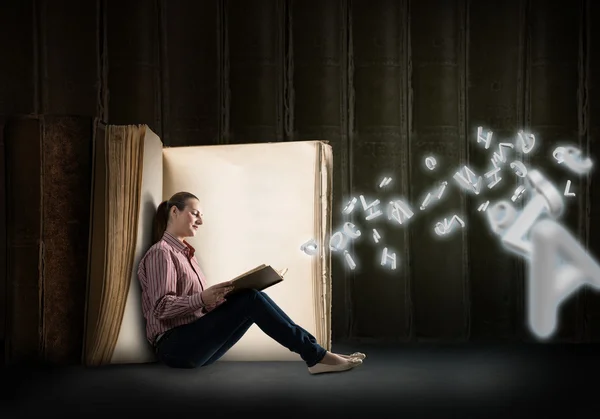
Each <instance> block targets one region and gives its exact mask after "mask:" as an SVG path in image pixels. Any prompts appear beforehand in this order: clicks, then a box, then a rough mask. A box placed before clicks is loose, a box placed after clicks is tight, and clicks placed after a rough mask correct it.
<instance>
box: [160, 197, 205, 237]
mask: <svg viewBox="0 0 600 419" xmlns="http://www.w3.org/2000/svg"><path fill="white" fill-rule="evenodd" d="M188 199H198V198H197V197H196V196H195V195H193V194H191V193H189V192H177V193H176V194H175V195H173V196H172V197H171V198H169V200H168V201H163V202H161V203H160V205H159V206H158V209H157V210H156V215H155V216H154V225H153V229H152V242H153V243H158V242H159V241H160V239H161V238H162V236H163V234H165V230H166V229H167V223H168V222H169V211H170V210H171V207H173V206H176V207H177V209H178V210H179V211H183V209H184V208H185V205H186V203H187V200H188Z"/></svg>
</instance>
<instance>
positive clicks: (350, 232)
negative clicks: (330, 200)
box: [344, 223, 360, 239]
mask: <svg viewBox="0 0 600 419" xmlns="http://www.w3.org/2000/svg"><path fill="white" fill-rule="evenodd" d="M344 234H345V235H346V236H348V237H350V238H351V239H356V238H357V237H360V230H359V229H357V228H356V226H355V225H354V224H352V223H345V224H344Z"/></svg>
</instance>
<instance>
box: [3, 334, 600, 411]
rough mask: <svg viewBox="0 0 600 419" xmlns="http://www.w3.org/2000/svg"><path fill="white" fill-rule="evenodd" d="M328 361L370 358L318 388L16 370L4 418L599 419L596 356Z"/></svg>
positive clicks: (275, 375) (378, 352)
mask: <svg viewBox="0 0 600 419" xmlns="http://www.w3.org/2000/svg"><path fill="white" fill-rule="evenodd" d="M334 350H335V351H336V352H342V353H350V352H353V351H355V350H361V351H363V352H365V353H367V355H368V358H367V359H366V360H365V363H364V364H363V365H362V366H361V367H359V368H357V369H355V370H353V371H350V372H346V373H338V374H328V375H320V376H311V375H309V374H308V372H307V369H306V366H305V365H304V364H303V363H301V362H218V363H216V364H214V365H212V366H209V367H206V368H200V369H196V370H174V369H169V368H167V367H165V366H162V365H159V364H147V365H126V366H110V367H103V368H94V369H92V368H85V367H81V366H75V367H63V368H58V367H44V368H42V367H38V368H33V367H28V368H24V367H13V368H9V369H7V370H5V371H3V374H2V375H3V381H4V383H5V384H6V385H4V386H3V387H4V388H5V389H6V390H4V394H3V400H2V404H3V408H2V412H3V414H2V418H7V419H8V418H13V417H14V418H28V417H32V418H33V417H35V418H39V417H43V418H49V417H60V418H66V417H69V416H71V415H73V416H74V417H81V418H85V419H92V418H103V419H112V418H111V416H112V415H115V416H116V415H117V414H120V413H125V414H131V415H142V416H143V417H144V418H146V419H149V418H154V417H156V418H167V417H169V418H172V417H175V416H176V415H179V414H185V415H186V416H192V417H197V418H203V417H205V416H204V415H210V416H211V418H212V417H238V418H239V417H240V415H241V414H244V415H246V414H248V413H257V414H260V415H263V417H264V415H265V414H266V415H269V416H271V415H278V416H281V417H282V419H284V418H283V416H285V417H290V418H292V417H293V418H296V417H298V418H300V417H303V418H306V417H310V418H313V417H327V418H333V417H340V418H345V419H348V418H353V417H357V418H358V417H360V418H371V417H373V418H378V419H379V418H384V417H390V418H399V417H402V418H413V417H440V418H450V417H452V418H459V417H460V418H462V417H473V418H489V417H494V418H509V417H510V418H515V417H538V416H539V417H548V415H547V413H548V412H551V413H554V414H558V413H559V412H560V415H558V416H555V415H553V416H552V417H565V418H578V417H586V418H587V417H596V416H597V415H598V414H599V413H598V409H599V407H596V408H595V409H594V410H595V412H594V410H591V407H592V406H593V404H594V402H595V399H596V398H597V397H598V396H597V392H598V388H599V387H598V384H597V383H598V374H597V373H598V372H599V371H600V362H599V361H600V356H599V355H600V346H599V345H559V346H557V345H541V344H529V345H524V344H521V345H515V344H510V345H481V344H480V345H478V344H472V343H469V344H460V345H424V344H419V345H403V346H398V345H396V346H382V345H378V346H371V345H358V346H354V347H352V348H348V347H342V346H336V347H335V348H334ZM5 409H8V410H5ZM562 409H564V413H563V411H562ZM4 412H6V413H4ZM590 415H592V416H590ZM244 419H245V418H244Z"/></svg>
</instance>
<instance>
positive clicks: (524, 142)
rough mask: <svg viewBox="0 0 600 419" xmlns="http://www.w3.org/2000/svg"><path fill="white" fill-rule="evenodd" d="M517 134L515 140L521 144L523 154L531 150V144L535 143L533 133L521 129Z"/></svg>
mask: <svg viewBox="0 0 600 419" xmlns="http://www.w3.org/2000/svg"><path fill="white" fill-rule="evenodd" d="M517 135H518V139H517V142H518V143H519V144H521V151H522V152H523V153H524V154H528V153H529V152H530V151H531V150H533V146H534V145H535V135H533V134H525V133H524V132H523V131H519V133H518V134H517Z"/></svg>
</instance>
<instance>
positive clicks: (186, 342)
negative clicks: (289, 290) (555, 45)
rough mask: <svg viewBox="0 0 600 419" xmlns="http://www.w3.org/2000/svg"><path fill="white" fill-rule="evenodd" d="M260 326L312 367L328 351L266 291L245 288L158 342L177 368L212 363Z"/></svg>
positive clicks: (160, 352) (162, 355)
mask: <svg viewBox="0 0 600 419" xmlns="http://www.w3.org/2000/svg"><path fill="white" fill-rule="evenodd" d="M254 323H256V325H257V326H258V327H259V328H260V329H261V330H262V331H263V332H265V333H266V334H267V335H269V336H270V337H271V338H273V339H274V340H276V341H277V342H279V343H280V344H281V345H283V346H284V347H286V348H288V349H289V350H290V351H292V352H295V353H297V354H299V355H300V357H301V358H302V360H303V361H304V362H306V364H307V365H308V366H309V367H312V366H313V365H315V364H317V363H319V362H320V361H321V360H322V359H323V357H324V356H325V354H326V352H327V351H326V350H325V349H324V348H323V347H321V346H320V345H319V344H318V343H317V340H316V339H315V338H314V336H312V335H311V334H310V333H308V332H307V331H306V330H304V329H303V328H302V327H300V326H298V325H297V324H295V323H294V322H293V321H292V319H290V318H289V317H288V316H287V315H286V314H285V313H284V312H283V310H281V308H279V306H277V304H275V302H274V301H273V300H271V299H270V298H269V296H268V295H267V294H265V293H264V292H260V291H256V290H247V291H242V292H239V293H236V294H233V295H230V296H228V297H227V301H226V302H224V303H223V304H221V305H220V306H219V307H217V308H215V309H214V310H212V311H211V312H209V313H207V314H205V315H204V316H202V317H200V318H199V319H198V320H196V321H194V322H192V323H189V324H186V325H183V326H177V327H175V328H173V329H171V330H170V331H168V332H167V333H166V334H165V335H164V336H163V337H162V339H161V340H160V341H159V342H158V346H157V351H156V353H157V356H158V359H159V360H160V361H161V362H163V363H164V364H166V365H167V366H169V367H173V368H196V367H201V366H206V365H210V364H212V363H213V362H215V361H216V360H218V359H219V358H221V357H222V356H223V355H224V354H225V352H227V351H228V350H229V349H230V348H231V347H232V346H233V345H235V344H236V343H237V342H238V341H239V340H240V339H241V338H242V336H243V335H244V333H246V331H247V330H248V329H249V328H250V326H252V324H254Z"/></svg>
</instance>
